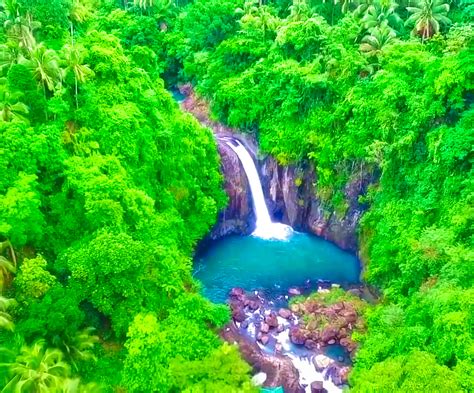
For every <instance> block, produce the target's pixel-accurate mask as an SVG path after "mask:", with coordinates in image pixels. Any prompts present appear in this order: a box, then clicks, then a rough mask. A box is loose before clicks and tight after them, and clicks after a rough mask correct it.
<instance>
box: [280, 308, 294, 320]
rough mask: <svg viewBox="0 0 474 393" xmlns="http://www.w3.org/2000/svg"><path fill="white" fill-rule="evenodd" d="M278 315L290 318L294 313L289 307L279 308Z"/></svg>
mask: <svg viewBox="0 0 474 393" xmlns="http://www.w3.org/2000/svg"><path fill="white" fill-rule="evenodd" d="M278 315H279V316H280V317H282V318H285V319H290V318H291V316H292V315H293V314H292V313H291V311H290V310H288V309H287V308H280V309H279V310H278Z"/></svg>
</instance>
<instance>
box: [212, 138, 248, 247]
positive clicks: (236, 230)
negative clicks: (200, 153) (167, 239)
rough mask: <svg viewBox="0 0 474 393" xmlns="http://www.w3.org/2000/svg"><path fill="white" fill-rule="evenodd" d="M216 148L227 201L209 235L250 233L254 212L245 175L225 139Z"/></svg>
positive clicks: (215, 236)
mask: <svg viewBox="0 0 474 393" xmlns="http://www.w3.org/2000/svg"><path fill="white" fill-rule="evenodd" d="M218 149H219V154H220V156H221V172H222V173H223V175H224V179H225V184H224V188H225V191H226V194H227V195H228V196H229V203H228V205H227V207H226V209H225V210H224V211H222V212H221V213H220V214H219V218H218V223H217V225H216V226H215V227H214V228H213V229H212V231H211V233H210V236H209V237H210V238H211V239H217V238H220V237H223V236H227V235H230V234H239V235H240V234H250V233H251V232H252V231H253V229H254V227H255V214H254V212H253V209H252V196H251V192H250V186H249V183H248V179H247V176H246V174H245V171H244V169H243V167H242V164H241V162H240V160H239V158H238V156H237V155H236V154H235V152H234V151H233V150H232V149H231V148H230V147H229V146H228V145H227V144H226V142H225V141H219V142H218Z"/></svg>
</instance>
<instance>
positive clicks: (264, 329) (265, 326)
mask: <svg viewBox="0 0 474 393" xmlns="http://www.w3.org/2000/svg"><path fill="white" fill-rule="evenodd" d="M269 330H270V326H268V324H266V323H265V322H264V323H262V324H261V325H260V331H261V332H262V333H268V331H269Z"/></svg>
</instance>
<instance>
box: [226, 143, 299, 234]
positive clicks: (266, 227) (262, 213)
mask: <svg viewBox="0 0 474 393" xmlns="http://www.w3.org/2000/svg"><path fill="white" fill-rule="evenodd" d="M224 140H225V141H226V143H227V145H228V146H229V147H230V148H231V149H232V150H233V151H234V152H235V154H237V156H238V157H239V160H240V162H241V163H242V166H243V167H244V171H245V174H246V175H247V179H248V181H249V184H250V191H251V193H252V200H253V206H254V210H255V216H256V218H257V222H256V228H255V231H254V232H253V233H252V236H255V237H259V238H262V239H275V240H285V239H288V238H289V237H290V236H291V234H292V233H293V229H292V228H291V227H290V226H288V225H285V224H282V223H278V222H272V219H271V218H270V213H269V212H268V208H267V205H266V203H265V198H264V196H263V190H262V183H261V182H260V177H259V175H258V172H257V168H256V167H255V163H254V162H253V159H252V157H251V156H250V154H249V152H248V151H247V149H246V148H245V147H244V146H243V145H242V144H241V143H240V142H239V141H238V140H236V139H230V138H225V139H224Z"/></svg>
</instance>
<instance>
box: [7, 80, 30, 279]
mask: <svg viewBox="0 0 474 393" xmlns="http://www.w3.org/2000/svg"><path fill="white" fill-rule="evenodd" d="M22 96H23V93H21V92H18V91H16V92H11V91H9V90H8V88H7V87H6V86H1V85H0V120H2V121H4V122H11V121H21V122H25V123H28V119H27V118H26V115H28V113H29V109H28V107H27V106H26V105H25V104H24V103H22V102H20V101H19V99H20V98H21V97H22ZM2 258H3V259H4V260H5V261H8V260H7V259H6V258H5V257H3V256H0V270H1V261H2ZM9 263H11V262H9ZM12 266H13V264H12Z"/></svg>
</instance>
